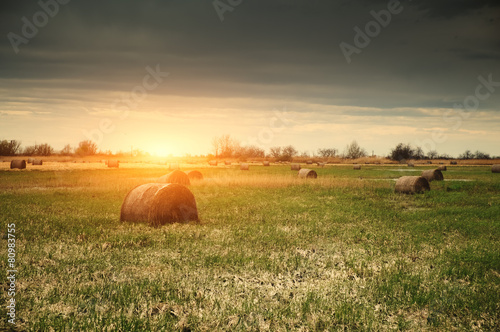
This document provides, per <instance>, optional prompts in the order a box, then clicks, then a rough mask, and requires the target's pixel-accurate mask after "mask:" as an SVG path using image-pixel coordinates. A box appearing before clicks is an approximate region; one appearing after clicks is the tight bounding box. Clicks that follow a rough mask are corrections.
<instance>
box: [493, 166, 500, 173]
mask: <svg viewBox="0 0 500 332" xmlns="http://www.w3.org/2000/svg"><path fill="white" fill-rule="evenodd" d="M491 173H500V164H496V165H493V166H491Z"/></svg>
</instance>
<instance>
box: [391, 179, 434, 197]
mask: <svg viewBox="0 0 500 332" xmlns="http://www.w3.org/2000/svg"><path fill="white" fill-rule="evenodd" d="M425 190H431V187H430V185H429V181H427V179H426V178H424V177H422V176H402V177H400V178H399V179H398V180H397V181H396V187H395V188H394V192H397V193H403V194H413V193H420V192H424V191H425Z"/></svg>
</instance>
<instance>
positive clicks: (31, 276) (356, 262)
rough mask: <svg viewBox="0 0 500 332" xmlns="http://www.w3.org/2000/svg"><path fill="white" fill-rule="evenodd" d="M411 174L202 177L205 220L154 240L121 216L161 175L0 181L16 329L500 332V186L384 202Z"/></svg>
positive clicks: (456, 175)
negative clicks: (142, 187)
mask: <svg viewBox="0 0 500 332" xmlns="http://www.w3.org/2000/svg"><path fill="white" fill-rule="evenodd" d="M396 169H402V170H404V171H395V170H396ZM419 170H421V168H418V170H416V171H414V170H407V168H406V167H401V168H399V167H382V166H378V167H376V166H370V167H365V166H363V169H362V170H361V171H354V170H352V166H345V167H332V168H324V169H321V168H318V169H317V172H318V174H319V178H318V179H317V180H316V181H314V180H307V181H304V180H299V179H297V178H296V172H291V171H290V170H289V167H285V166H273V167H261V166H260V167H257V166H251V167H250V171H249V172H243V171H240V170H239V169H238V168H237V167H236V166H233V167H231V168H221V167H218V168H211V169H205V170H202V172H203V173H204V175H205V180H204V181H202V182H198V183H193V184H192V185H191V186H190V189H191V190H192V192H193V194H194V195H195V197H196V199H197V204H198V210H199V215H200V218H201V220H202V223H201V224H199V225H193V224H187V225H181V224H174V225H166V226H163V227H160V228H151V227H149V226H147V225H146V224H131V223H120V222H119V212H120V206H121V203H122V201H123V198H124V197H125V195H126V193H127V192H128V191H129V190H130V189H131V188H133V187H134V186H136V185H138V184H142V183H147V182H153V181H154V179H155V178H157V177H159V176H161V175H163V174H165V172H166V171H164V170H161V169H147V168H143V169H117V170H108V169H107V170H73V171H67V170H66V171H57V172H54V171H31V172H19V171H16V172H11V171H2V172H0V211H1V215H0V224H1V230H0V232H1V233H2V234H5V233H6V232H7V226H6V225H7V224H9V223H15V224H16V236H17V238H18V241H17V243H16V250H17V255H18V256H17V266H18V269H19V273H18V283H17V287H18V292H17V295H16V301H17V318H18V320H17V328H18V329H20V330H22V329H25V330H30V331H40V330H49V329H51V328H53V329H55V330H67V331H73V330H90V331H105V330H110V331H115V330H122V331H146V330H165V331H177V330H178V331H182V330H184V331H189V330H191V331H261V330H262V331H266V330H269V331H295V330H301V331H324V330H326V331H338V330H348V331H353V330H356V331H357V330H360V331H370V330H372V331H380V330H409V331H414V330H417V331H418V330H423V331H425V330H430V331H434V330H435V331H443V330H452V329H458V330H484V331H487V330H495V329H496V328H498V326H500V243H499V242H500V217H499V216H500V195H499V193H500V176H497V175H496V174H492V173H491V172H490V169H489V168H488V167H454V168H452V169H450V170H448V171H446V172H444V175H445V179H447V180H450V181H443V182H432V183H431V188H432V190H431V191H430V192H426V193H425V194H419V195H399V194H395V193H394V192H393V188H394V181H392V180H391V179H395V178H397V177H399V176H402V175H417V174H419ZM464 179H465V180H472V181H459V180H464ZM1 243H3V244H2V246H3V247H4V248H7V241H6V240H1ZM0 253H1V257H0V266H1V270H0V278H1V279H2V280H6V279H5V278H6V272H5V271H6V270H7V254H6V250H3V249H2V250H1V251H0ZM1 294H2V295H1V296H3V298H2V303H5V299H6V293H5V292H3V291H2V293H1ZM0 314H1V315H2V321H0V329H1V327H2V326H5V327H8V326H9V325H8V323H7V320H6V319H4V317H6V309H5V306H4V305H2V307H1V309H0Z"/></svg>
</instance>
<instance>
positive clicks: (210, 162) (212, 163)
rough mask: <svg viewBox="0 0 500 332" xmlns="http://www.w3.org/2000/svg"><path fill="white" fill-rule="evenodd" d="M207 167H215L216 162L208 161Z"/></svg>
mask: <svg viewBox="0 0 500 332" xmlns="http://www.w3.org/2000/svg"><path fill="white" fill-rule="evenodd" d="M208 165H210V166H217V160H210V161H209V162H208Z"/></svg>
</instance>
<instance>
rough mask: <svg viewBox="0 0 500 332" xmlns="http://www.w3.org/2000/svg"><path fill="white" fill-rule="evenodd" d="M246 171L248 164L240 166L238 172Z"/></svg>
mask: <svg viewBox="0 0 500 332" xmlns="http://www.w3.org/2000/svg"><path fill="white" fill-rule="evenodd" d="M248 169H249V166H248V164H241V165H240V170H242V171H248Z"/></svg>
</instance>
